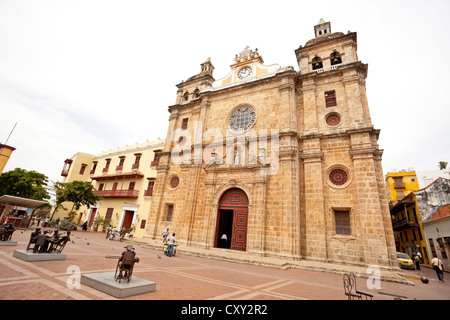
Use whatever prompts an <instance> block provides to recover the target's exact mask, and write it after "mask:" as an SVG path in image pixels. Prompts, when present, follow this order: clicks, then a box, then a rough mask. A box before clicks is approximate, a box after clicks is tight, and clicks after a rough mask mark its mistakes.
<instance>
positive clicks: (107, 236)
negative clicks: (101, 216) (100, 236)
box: [105, 225, 112, 240]
mask: <svg viewBox="0 0 450 320" xmlns="http://www.w3.org/2000/svg"><path fill="white" fill-rule="evenodd" d="M111 231H112V228H111V225H110V226H108V229H106V238H105V239H106V240H109V237H110V236H111Z"/></svg>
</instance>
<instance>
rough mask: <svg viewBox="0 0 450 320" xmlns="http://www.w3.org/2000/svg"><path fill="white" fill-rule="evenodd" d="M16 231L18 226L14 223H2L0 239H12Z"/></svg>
mask: <svg viewBox="0 0 450 320" xmlns="http://www.w3.org/2000/svg"><path fill="white" fill-rule="evenodd" d="M14 231H16V228H15V227H14V226H13V224H12V223H10V224H9V225H1V226H0V241H10V240H11V237H12V234H13V233H14Z"/></svg>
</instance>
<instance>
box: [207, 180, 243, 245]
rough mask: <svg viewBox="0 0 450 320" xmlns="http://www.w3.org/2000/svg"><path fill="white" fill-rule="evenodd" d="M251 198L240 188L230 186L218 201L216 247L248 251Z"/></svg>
mask: <svg viewBox="0 0 450 320" xmlns="http://www.w3.org/2000/svg"><path fill="white" fill-rule="evenodd" d="M248 207H249V199H248V196H247V194H246V193H245V191H243V190H242V189H240V188H229V189H227V190H226V191H225V192H223V193H222V195H221V196H220V199H219V201H218V209H217V222H216V236H215V244H214V246H215V247H216V248H223V249H231V250H239V251H246V250H247V225H248Z"/></svg>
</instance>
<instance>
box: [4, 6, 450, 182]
mask: <svg viewBox="0 0 450 320" xmlns="http://www.w3.org/2000/svg"><path fill="white" fill-rule="evenodd" d="M449 13H450V1H449V0H441V1H439V0H430V1H411V0H408V1H400V0H390V1H367V0H364V1H361V0H358V1H345V0H340V1H335V0H334V1H327V0H321V1H300V0H297V1H285V0H277V1H244V0H241V1H235V0H227V1H212V0H210V1H150V0H147V1H137V0H122V1H114V0H104V1H103V0H89V1H82V0H76V1H65V0H54V1H45V0H30V1H27V0H9V1H4V0H0V119H1V122H0V143H5V142H6V139H7V138H8V135H9V134H10V132H11V130H12V129H13V127H14V125H15V124H16V123H17V126H16V128H15V130H14V132H13V133H12V135H11V137H10V138H9V140H8V142H7V144H8V145H10V146H13V147H15V148H17V150H15V151H14V152H13V154H12V158H11V159H10V160H9V162H8V164H7V166H6V168H5V170H4V172H6V171H9V170H13V169H14V168H16V167H20V168H24V169H26V170H36V171H38V172H41V173H43V174H45V175H47V176H48V177H49V179H50V180H52V181H59V180H61V176H60V173H61V170H62V168H63V164H64V160H65V159H67V158H70V157H72V156H73V155H74V154H76V153H77V152H87V153H92V154H97V153H100V152H102V151H106V150H109V149H114V148H117V147H124V146H125V145H131V144H134V143H136V142H139V143H142V142H145V141H146V140H155V139H157V138H158V137H161V138H165V137H166V134H167V127H168V118H169V113H168V111H167V107H168V106H170V105H173V104H174V103H175V99H176V91H177V88H176V87H175V85H176V84H178V83H180V82H181V81H182V80H186V79H188V78H189V77H191V76H193V75H195V74H197V73H199V72H200V64H201V63H203V62H204V61H206V59H207V58H208V57H210V58H211V62H212V63H213V65H214V67H215V71H214V77H215V78H216V79H221V78H223V77H224V76H226V75H227V74H228V72H229V70H230V65H231V64H233V59H234V57H235V55H236V54H238V53H239V52H241V51H242V50H243V49H244V47H245V46H247V45H248V46H249V47H250V48H251V49H255V48H258V52H259V53H260V54H261V56H262V57H263V59H264V61H265V64H266V65H271V64H279V65H280V66H281V67H286V66H293V67H294V69H295V70H297V71H298V65H297V61H296V58H295V54H294V50H295V49H297V48H298V47H299V45H305V43H306V42H307V41H308V40H310V39H312V38H314V25H315V24H317V23H318V21H319V20H320V18H323V19H324V20H325V21H330V22H331V30H332V32H344V33H347V31H348V30H351V31H356V32H357V34H358V57H359V60H360V61H362V62H363V63H368V65H369V72H368V77H367V80H366V87H367V95H368V101H369V107H370V111H371V116H372V122H373V124H374V126H375V128H377V129H381V134H380V139H379V144H380V148H381V149H384V154H383V169H384V171H385V172H387V171H393V170H400V169H409V168H414V169H416V170H418V171H420V170H437V168H438V167H437V165H438V162H439V161H448V162H450V142H449V141H450V139H449V135H450V125H449V116H450V111H449V110H450V98H449V96H448V95H449V91H450V75H449V72H450V67H449V65H450V35H449V32H450V30H449V26H448V14H449Z"/></svg>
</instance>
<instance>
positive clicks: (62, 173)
mask: <svg viewBox="0 0 450 320" xmlns="http://www.w3.org/2000/svg"><path fill="white" fill-rule="evenodd" d="M68 175H69V170H66V169H63V170H62V171H61V176H63V177H67V176H68Z"/></svg>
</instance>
